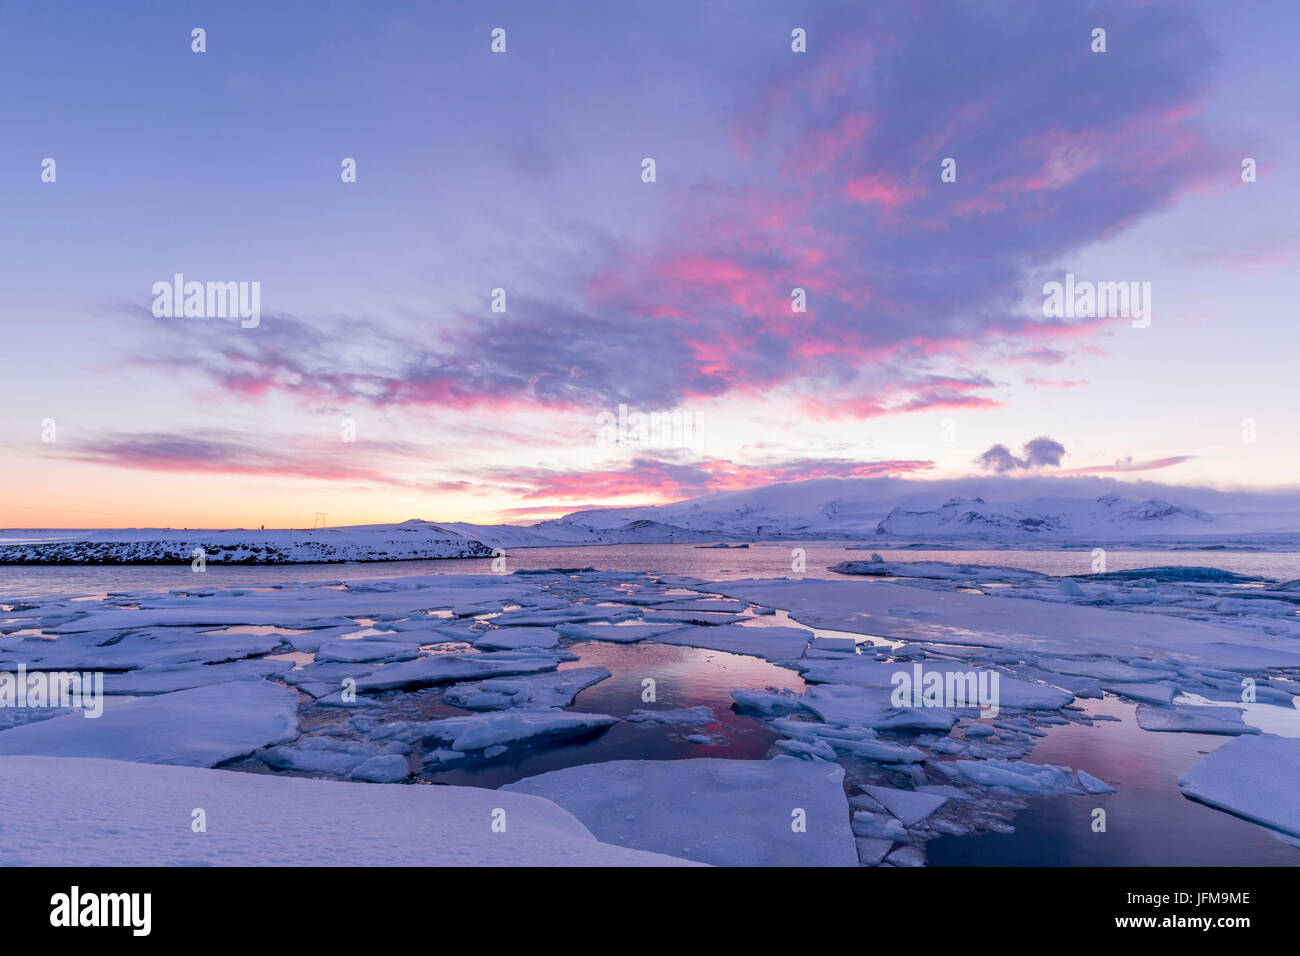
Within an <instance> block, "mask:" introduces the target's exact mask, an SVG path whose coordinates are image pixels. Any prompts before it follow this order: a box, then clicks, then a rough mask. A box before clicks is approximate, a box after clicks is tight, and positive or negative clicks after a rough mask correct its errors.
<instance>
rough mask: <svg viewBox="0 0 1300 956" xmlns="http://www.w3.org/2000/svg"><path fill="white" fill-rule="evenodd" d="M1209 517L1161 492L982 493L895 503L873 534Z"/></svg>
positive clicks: (1032, 529)
mask: <svg viewBox="0 0 1300 956" xmlns="http://www.w3.org/2000/svg"><path fill="white" fill-rule="evenodd" d="M1214 530H1215V528H1214V517H1213V516H1212V515H1209V514H1207V513H1206V512H1204V511H1202V510H1201V509H1199V508H1194V507H1191V506H1189V505H1178V504H1173V503H1172V502H1169V501H1165V500H1163V499H1161V498H1149V499H1147V500H1145V501H1135V500H1133V499H1131V498H1122V497H1120V496H1119V495H1117V494H1107V495H1102V496H1100V497H1098V498H1095V499H1092V500H1089V499H1068V498H1038V499H1034V500H1032V501H1028V502H1026V503H1024V504H1022V505H1015V506H1013V505H1008V504H989V503H988V502H986V501H985V500H984V499H983V498H971V499H965V498H951V499H949V500H948V501H946V502H944V503H943V504H942V505H941V506H939V507H938V508H932V509H929V510H924V511H909V510H907V509H904V508H894V509H892V510H891V511H890V512H889V514H887V515H886V516H885V517H884V518H883V519H881V521H880V523H879V524H877V525H876V534H877V535H885V536H892V537H898V538H916V539H928V538H935V537H942V538H950V537H965V536H976V537H992V538H1015V537H1019V536H1024V535H1033V536H1038V537H1050V536H1072V537H1081V536H1094V537H1096V536H1102V537H1105V538H1108V539H1109V538H1115V537H1120V538H1124V537H1130V536H1142V535H1146V534H1206V533H1212V532H1213V531H1214Z"/></svg>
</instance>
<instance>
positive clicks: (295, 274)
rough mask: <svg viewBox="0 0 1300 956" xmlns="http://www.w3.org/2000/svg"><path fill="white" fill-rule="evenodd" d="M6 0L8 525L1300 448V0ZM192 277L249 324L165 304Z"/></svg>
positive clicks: (493, 518)
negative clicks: (249, 304) (1048, 303)
mask: <svg viewBox="0 0 1300 956" xmlns="http://www.w3.org/2000/svg"><path fill="white" fill-rule="evenodd" d="M0 18H2V20H3V22H2V23H0V78H2V79H3V82H0V125H2V126H3V129H4V134H3V138H2V139H0V216H2V217H3V221H4V228H3V229H0V278H2V279H3V296H2V297H0V322H2V323H3V329H4V333H5V335H4V340H5V343H6V346H7V347H6V349H5V356H6V359H7V361H6V363H5V370H4V375H3V376H0V406H2V407H3V408H4V414H3V416H0V454H2V455H3V461H4V467H3V469H0V526H5V527H17V528H32V527H191V528H192V527H256V526H259V525H265V526H266V527H304V526H306V527H310V526H311V524H312V523H313V521H314V520H315V518H314V516H315V515H317V514H318V513H324V514H325V516H326V517H325V518H324V519H322V520H324V521H326V522H327V523H329V524H331V525H340V524H358V523H371V522H385V521H401V520H405V519H408V518H413V517H420V518H427V519H430V520H449V521H450V520H465V521H481V522H509V523H524V522H529V521H533V520H537V519H540V518H546V517H552V516H556V515H560V514H563V513H566V512H569V511H573V510H577V509H580V508H585V507H599V506H615V505H624V504H626V505H637V504H650V503H659V502H667V501H673V500H678V499H682V498H686V497H691V496H694V495H699V494H704V493H708V492H711V491H719V490H731V489H736V488H744V487H751V486H757V485H762V484H765V483H769V482H773V481H788V480H798V479H801V478H813V477H826V476H845V477H851V476H877V475H890V476H899V477H910V478H915V479H922V480H925V479H945V478H952V477H956V476H961V475H967V474H1007V475H1013V476H1014V475H1026V476H1028V475H1034V476H1044V475H1060V476H1063V477H1066V476H1075V475H1085V474H1099V475H1114V476H1119V477H1136V478H1150V479H1153V480H1159V481H1161V482H1164V483H1169V484H1174V485H1189V486H1206V487H1218V488H1260V489H1263V488H1280V487H1287V486H1292V485H1295V484H1296V474H1297V470H1298V466H1300V447H1298V443H1297V440H1296V435H1295V431H1294V422H1295V421H1296V420H1297V414H1296V412H1297V407H1296V406H1297V391H1296V389H1295V388H1294V380H1295V372H1294V367H1295V358H1294V349H1292V348H1290V343H1291V342H1293V341H1294V334H1293V327H1294V324H1295V322H1296V319H1297V309H1296V303H1297V295H1296V293H1297V287H1296V286H1297V276H1300V269H1298V268H1297V266H1298V265H1300V223H1298V222H1297V216H1296V211H1297V210H1298V209H1300V184H1298V182H1297V179H1298V177H1297V175H1296V166H1297V163H1296V159H1297V153H1298V152H1300V129H1298V128H1297V124H1296V122H1295V116H1296V112H1295V104H1296V102H1297V93H1298V92H1300V73H1297V71H1296V70H1295V65H1294V51H1293V46H1294V36H1295V34H1296V32H1297V28H1300V7H1297V6H1296V5H1295V4H1294V3H1289V2H1282V0H1278V2H1271V0H1260V2H1255V0H1246V2H1243V3H1238V4H1222V3H1214V2H1179V3H1163V2H1150V3H1124V4H1118V3H1088V2H1081V3H1071V4H1069V5H1064V4H1060V3H1055V2H1034V0H1021V2H1015V3H999V2H995V0H982V2H978V3H974V2H971V3H965V2H960V0H937V2H933V3H928V2H889V0H882V2H873V3H871V4H864V3H834V2H825V0H819V2H809V3H800V2H790V0H781V2H755V0H743V2H741V0H737V2H707V0H706V2H689V3H676V2H662V3H658V2H657V3H654V4H645V5H638V4H630V3H628V4H622V3H619V4H602V3H595V2H589V3H565V2H557V3H546V4H537V3H519V4H494V3H475V4H441V3H439V4H432V3H409V4H408V3H400V2H393V3H384V4H376V5H362V4H355V3H312V4H305V3H302V4H298V3H294V4H289V3H281V4H277V3H242V2H229V3H223V4H220V5H217V4H207V3H203V4H185V3H169V4H166V5H164V4H156V5H155V4H149V5H145V4H142V5H137V6H133V7H132V9H130V10H129V11H124V10H121V9H117V10H114V9H111V8H109V7H106V6H104V5H99V4H92V3H88V2H87V3H70V4H60V5H40V4H32V5H21V6H19V5H8V6H6V7H5V8H4V10H3V12H2V13H0ZM195 28H201V29H202V30H203V31H204V33H203V39H204V46H205V49H204V50H203V51H202V52H196V51H195V50H194V49H193V46H194V44H195V40H194V37H193V33H192V31H193V30H194V29H195ZM1098 28H1100V29H1102V30H1104V31H1105V35H1104V39H1105V50H1104V52H1101V51H1095V50H1094V49H1093V47H1094V46H1096V44H1097V40H1096V39H1095V37H1094V31H1095V30H1097V29H1098ZM498 29H499V30H502V31H504V50H503V51H500V52H498V51H495V50H494V49H493V45H494V39H493V31H494V30H498ZM793 31H802V33H801V34H800V36H802V37H803V42H802V46H803V47H804V49H803V50H802V51H796V49H794V47H796V46H799V45H801V44H800V42H799V41H798V39H797V38H796V36H795V34H794V32H793ZM497 36H498V37H499V36H501V34H497ZM497 45H498V46H500V42H499V41H498V42H497ZM349 159H350V160H353V161H354V162H355V171H356V175H355V181H344V180H345V178H346V177H345V173H344V162H345V160H349ZM647 159H649V160H653V176H651V175H650V172H649V171H648V169H647V166H648V164H647V163H646V160H647ZM1246 159H1251V160H1253V161H1254V162H1253V166H1254V169H1255V176H1254V181H1253V182H1244V181H1243V161H1244V160H1246ZM46 160H53V161H54V164H53V181H47V179H48V178H49V174H48V168H49V164H48V163H47V162H46ZM945 160H952V161H953V162H952V163H951V164H947V166H948V167H949V168H950V170H951V171H952V172H954V173H955V175H948V176H946V177H945V175H944V170H945ZM948 180H950V181H948ZM178 273H179V274H181V275H182V276H184V280H185V281H187V282H190V281H194V282H199V283H207V282H246V283H257V284H258V286H257V287H258V290H259V296H260V312H259V314H258V316H257V320H256V324H252V323H251V322H250V321H248V320H245V321H241V320H240V319H239V318H238V317H236V318H230V317H220V316H213V315H199V316H189V317H186V316H185V315H183V314H178V315H174V316H173V315H167V314H165V311H166V310H163V312H164V314H162V315H159V314H156V313H157V312H158V311H159V310H158V309H157V308H156V305H157V302H156V299H157V293H156V292H155V284H156V283H160V282H162V283H167V284H170V283H171V282H172V280H173V276H175V275H176V274H178ZM1067 274H1069V275H1072V276H1074V277H1075V281H1078V282H1091V283H1113V282H1124V283H1129V282H1133V283H1138V286H1136V287H1135V288H1137V289H1139V290H1142V291H1143V294H1144V299H1145V295H1146V294H1147V292H1146V290H1149V303H1150V309H1149V314H1148V317H1147V318H1149V322H1148V321H1147V320H1146V319H1137V320H1135V319H1134V318H1132V317H1129V316H1125V315H1116V314H1102V315H1095V314H1084V315H1068V314H1067V315H1063V316H1062V315H1047V314H1045V311H1044V302H1045V298H1046V296H1045V293H1044V288H1045V285H1046V284H1047V283H1051V282H1061V283H1065V281H1066V275H1067ZM249 288H250V289H251V285H250V286H249ZM494 290H501V291H499V292H495V291H494ZM795 290H802V292H801V293H797V292H796V291H795ZM797 299H801V300H802V305H803V308H802V310H800V309H799V308H798V302H797ZM1085 311H1086V310H1085ZM1093 311H1096V310H1093ZM1110 311H1111V312H1112V313H1113V312H1114V311H1115V310H1110ZM246 326H247V327H246ZM650 416H653V418H649V417H650ZM647 419H648V420H649V421H650V422H651V423H652V427H648V428H642V427H640V426H641V425H642V424H643V423H645V422H646V421H647Z"/></svg>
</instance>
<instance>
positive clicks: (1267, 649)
mask: <svg viewBox="0 0 1300 956" xmlns="http://www.w3.org/2000/svg"><path fill="white" fill-rule="evenodd" d="M708 587H709V589H710V590H712V591H716V592H718V593H720V594H725V595H727V596H729V597H736V598H739V599H742V600H746V601H749V602H751V603H754V604H761V605H764V606H768V607H779V608H784V609H785V610H787V611H789V613H790V616H791V617H792V618H794V619H795V620H797V621H798V622H799V623H801V624H806V625H807V626H809V627H817V628H825V629H829V630H839V631H849V632H852V633H858V634H870V635H875V636H879V637H884V638H886V639H889V640H891V641H909V642H915V643H925V642H936V643H941V644H968V645H983V646H986V647H996V648H1001V649H1006V650H1014V651H1017V652H1020V653H1025V654H1030V655H1037V654H1044V655H1060V656H1062V657H1065V656H1070V655H1080V654H1096V655H1104V656H1115V655H1121V656H1137V655H1141V656H1147V657H1156V658H1160V659H1162V660H1167V661H1177V662H1179V663H1181V664H1186V663H1190V662H1201V663H1206V664H1209V665H1211V666H1218V667H1225V668H1228V669H1234V670H1235V669H1241V670H1251V669H1258V668H1264V667H1300V653H1297V652H1296V650H1295V649H1294V646H1293V643H1292V642H1290V641H1288V640H1287V639H1286V638H1281V637H1275V636H1272V635H1268V634H1264V633H1262V632H1259V631H1257V630H1253V629H1246V628H1239V627H1235V626H1231V625H1229V624H1226V623H1218V622H1215V623H1210V622H1205V621H1193V620H1187V619H1184V618H1173V617H1163V616H1158V615H1153V614H1141V613H1137V612H1132V611H1123V610H1115V609H1111V608H1098V607H1082V606H1077V605H1071V604H1054V603H1053V604H1049V603H1047V602H1043V601H1026V600H1023V599H1019V598H1007V597H995V596H989V595H982V594H965V593H960V592H953V591H940V592H934V591H925V590H921V589H918V588H915V587H911V586H909V585H905V584H895V583H893V582H888V581H874V580H870V579H868V580H863V581H822V580H790V579H750V580H745V581H720V582H716V583H713V584H710V585H708ZM1153 679H1156V678H1153Z"/></svg>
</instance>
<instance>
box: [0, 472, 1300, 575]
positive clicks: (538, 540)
mask: <svg viewBox="0 0 1300 956" xmlns="http://www.w3.org/2000/svg"><path fill="white" fill-rule="evenodd" d="M795 539H798V540H818V539H822V540H835V541H859V542H871V543H873V544H877V545H880V546H898V545H902V544H907V543H917V544H932V545H953V546H958V547H968V548H969V547H995V548H998V547H1000V548H1012V547H1014V548H1035V547H1049V548H1050V547H1069V546H1073V547H1083V546H1086V547H1096V546H1101V545H1109V546H1115V545H1119V544H1130V545H1137V546H1145V547H1152V548H1164V547H1179V546H1180V545H1187V546H1193V547H1198V546H1199V547H1205V546H1219V547H1246V548H1262V547H1270V548H1275V549H1295V548H1300V494H1283V493H1278V494H1265V493H1245V492H1238V493H1228V492H1221V491H1213V490H1208V489H1198V488H1179V487H1174V486H1166V485H1157V484H1153V483H1150V482H1119V481H1114V480H1111V479H1101V478H1077V479H1065V478H1052V479H1048V478H1034V477H1030V478H1019V479H1008V478H1004V477H1003V478H967V479H953V480H945V481H917V480H907V479H896V478H821V479H813V480H808V481H796V482H785V483H781V484H773V485H767V486H763V487H760V488H751V489H745V490H741V491H727V492H717V493H714V494H710V495H704V496H701V497H698V498H691V499H688V500H685V501H680V502H676V503H673V504H667V505H654V506H646V507H634V508H603V509H589V510H584V511H577V512H573V513H572V514H569V515H565V516H564V517H562V518H558V519H554V520H549V521H542V522H539V523H537V524H534V525H530V526H527V527H523V526H515V525H477V524H467V523H464V522H435V521H424V520H419V519H412V520H409V521H404V522H401V523H399V524H385V525H357V526H350V527H339V528H319V529H315V530H310V529H309V530H283V529H276V530H245V529H235V530H221V531H200V530H181V531H177V530H175V529H171V528H167V529H159V528H143V529H126V530H88V531H43V530H27V531H23V530H19V531H6V532H0V564H59V563H69V564H128V563H141V564H143V563H177V562H189V561H192V560H193V559H194V556H195V554H196V553H198V552H200V551H201V552H202V553H203V555H204V559H205V560H206V561H210V562H213V563H219V564H229V563H248V564H252V563H262V564H295V563H319V562H349V561H407V560H420V559H429V558H476V557H477V558H482V557H491V556H493V555H494V554H498V553H499V552H500V551H501V550H509V549H515V548H540V547H568V546H591V545H604V544H671V543H699V544H705V543H711V542H714V543H716V542H723V541H726V540H733V541H762V540H795Z"/></svg>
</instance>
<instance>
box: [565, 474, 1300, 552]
mask: <svg viewBox="0 0 1300 956" xmlns="http://www.w3.org/2000/svg"><path fill="white" fill-rule="evenodd" d="M629 520H652V521H660V522H664V523H667V524H671V525H674V526H676V527H679V528H685V529H690V530H693V531H698V532H703V533H705V534H709V535H712V536H714V537H715V538H738V539H765V538H766V539H773V538H786V539H795V538H808V539H815V538H830V539H856V540H864V539H871V540H877V539H879V538H897V539H915V540H923V541H937V540H939V539H949V538H950V539H955V540H958V541H966V542H967V543H969V542H971V541H973V540H982V541H987V542H1005V543H1016V542H1024V543H1029V544H1032V542H1034V541H1036V540H1037V541H1044V540H1048V539H1056V538H1061V537H1069V538H1084V539H1087V540H1095V541H1103V540H1104V541H1118V540H1130V539H1131V540H1138V539H1146V538H1152V537H1160V536H1176V537H1194V538H1202V537H1206V536H1226V535H1237V536H1240V535H1251V536H1259V535H1261V534H1267V533H1288V532H1289V533H1291V534H1292V535H1294V534H1300V494H1295V493H1284V492H1279V493H1267V494H1266V493H1248V492H1222V491H1217V490H1214V489H1204V488H1180V487H1175V486H1168V485H1159V484H1155V483H1153V482H1141V481H1137V482H1121V481H1117V480H1115V479H1109V478H1093V477H1089V478H1039V477H1031V478H1003V477H996V476H994V477H988V478H962V479H949V480H937V481H933V480H932V481H918V480H908V479H901V478H819V479H813V480H809V481H797V482H785V483H782V484H775V485H767V486H764V487H761V488H751V489H745V490H742V491H727V492H718V493H714V494H710V495H703V496H701V497H698V498H692V499H688V500H686V501H678V502H674V503H672V504H667V505H657V506H646V507H639V508H601V509H590V510H586V511H577V512H574V513H572V514H569V515H566V516H564V517H563V518H561V519H559V520H558V522H550V523H549V524H552V525H555V524H561V525H567V526H569V527H571V528H573V529H575V530H576V529H578V528H592V529H605V530H612V529H616V528H620V527H624V526H626V524H627V523H628V522H629Z"/></svg>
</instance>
